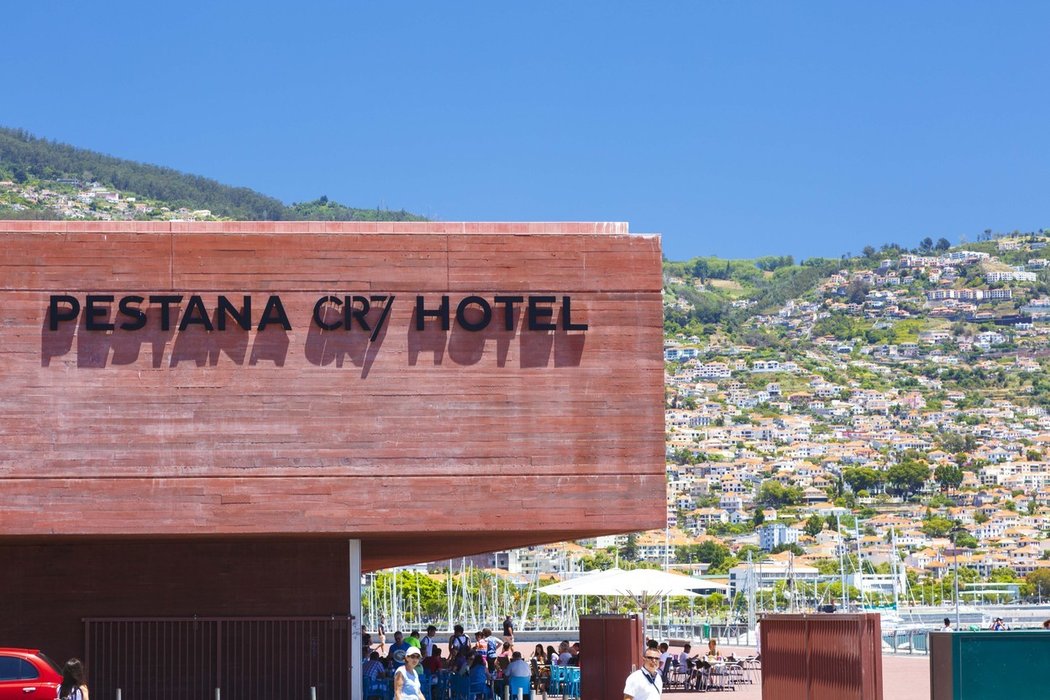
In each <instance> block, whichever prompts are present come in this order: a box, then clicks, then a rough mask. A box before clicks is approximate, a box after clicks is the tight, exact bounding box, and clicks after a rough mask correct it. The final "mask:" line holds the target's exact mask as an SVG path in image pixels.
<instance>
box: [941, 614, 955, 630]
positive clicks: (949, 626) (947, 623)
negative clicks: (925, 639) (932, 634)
mask: <svg viewBox="0 0 1050 700" xmlns="http://www.w3.org/2000/svg"><path fill="white" fill-rule="evenodd" d="M951 631H952V621H951V619H950V618H947V617H946V618H944V627H942V628H941V632H951Z"/></svg>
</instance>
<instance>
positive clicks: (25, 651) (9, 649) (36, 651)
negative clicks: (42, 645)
mask: <svg viewBox="0 0 1050 700" xmlns="http://www.w3.org/2000/svg"><path fill="white" fill-rule="evenodd" d="M4 652H7V653H13V654H39V653H40V650H39V649H27V648H25V647H0V653H4Z"/></svg>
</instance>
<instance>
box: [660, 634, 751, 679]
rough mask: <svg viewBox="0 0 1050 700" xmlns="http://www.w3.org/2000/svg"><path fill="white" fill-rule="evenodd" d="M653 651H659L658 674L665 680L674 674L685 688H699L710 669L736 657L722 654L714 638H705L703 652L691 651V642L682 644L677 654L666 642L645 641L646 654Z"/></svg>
mask: <svg viewBox="0 0 1050 700" xmlns="http://www.w3.org/2000/svg"><path fill="white" fill-rule="evenodd" d="M653 651H656V652H659V654H660V657H659V661H660V665H659V669H660V676H661V678H662V679H663V680H665V681H666V680H667V679H668V676H670V675H671V674H672V673H674V674H676V678H677V679H678V682H679V683H680V684H682V685H683V687H685V688H695V689H699V688H701V687H702V686H703V685H704V683H705V681H706V680H707V679H708V678H709V674H710V672H711V669H712V668H713V667H714V666H715V665H716V664H720V663H722V662H729V663H733V662H735V661H736V660H737V659H736V657H735V656H734V655H733V654H723V653H722V651H721V650H720V649H719V648H718V642H717V641H716V640H715V639H713V638H712V639H708V640H707V651H706V652H704V653H700V652H697V653H695V654H694V653H693V647H692V645H691V644H689V643H686V644H684V645H683V646H682V651H681V652H679V653H678V654H673V653H671V652H670V650H669V647H668V644H667V642H657V641H656V640H654V639H650V640H649V641H648V642H647V643H646V654H650V653H652V652H653Z"/></svg>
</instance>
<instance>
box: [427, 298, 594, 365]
mask: <svg viewBox="0 0 1050 700" xmlns="http://www.w3.org/2000/svg"><path fill="white" fill-rule="evenodd" d="M481 314H482V312H481V310H480V309H476V308H473V307H471V308H468V309H466V310H465V314H464V315H465V317H466V320H467V321H468V322H472V323H476V322H478V321H480V320H481ZM523 320H524V314H523V313H522V312H521V311H520V310H517V309H515V312H514V324H513V325H514V330H510V331H508V330H507V327H506V311H505V309H504V308H501V307H500V308H496V309H493V312H492V320H491V322H490V323H489V324H488V326H486V327H485V328H484V329H482V330H480V331H469V330H467V329H465V328H463V327H462V326H460V325H458V324H457V323H455V321H453V322H452V324H451V330H449V331H444V330H441V324H440V322H439V321H437V320H435V319H432V318H428V319H427V321H426V324H425V326H424V330H422V331H417V330H415V328H416V319H415V315H414V314H413V317H412V322H411V325H410V326H409V331H408V363H409V364H410V365H413V366H414V365H416V364H417V363H418V362H419V355H420V354H422V353H431V355H432V357H433V363H434V364H435V365H440V364H441V363H442V361H443V360H444V356H445V352H446V349H447V351H448V357H449V359H450V360H451V361H452V362H454V363H456V364H458V365H474V364H477V363H478V362H480V361H481V359H482V358H483V357H484V355H485V351H486V349H489V348H490V347H491V342H492V341H495V350H496V366H498V367H505V366H506V364H507V358H508V355H509V354H510V347H511V342H512V341H513V340H514V337H515V335H518V336H519V339H518V343H519V351H520V357H519V366H520V367H548V366H550V364H551V360H552V356H553V361H554V366H555V367H577V366H579V364H580V362H581V360H582V357H583V346H584V342H585V336H584V335H583V334H582V333H575V332H574V333H568V332H566V331H563V330H560V329H559V330H557V331H546V332H544V331H528V330H522V329H521V328H522V326H521V324H522V322H523Z"/></svg>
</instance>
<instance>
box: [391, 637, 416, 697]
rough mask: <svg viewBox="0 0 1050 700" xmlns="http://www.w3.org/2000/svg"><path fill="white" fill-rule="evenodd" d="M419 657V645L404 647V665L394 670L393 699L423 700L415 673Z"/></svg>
mask: <svg viewBox="0 0 1050 700" xmlns="http://www.w3.org/2000/svg"><path fill="white" fill-rule="evenodd" d="M421 657H422V652H420V651H419V647H409V648H408V649H405V665H404V666H398V668H397V670H396V671H394V700H423V690H422V688H421V687H420V683H419V674H418V673H416V667H417V666H419V660H420V658H421Z"/></svg>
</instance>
